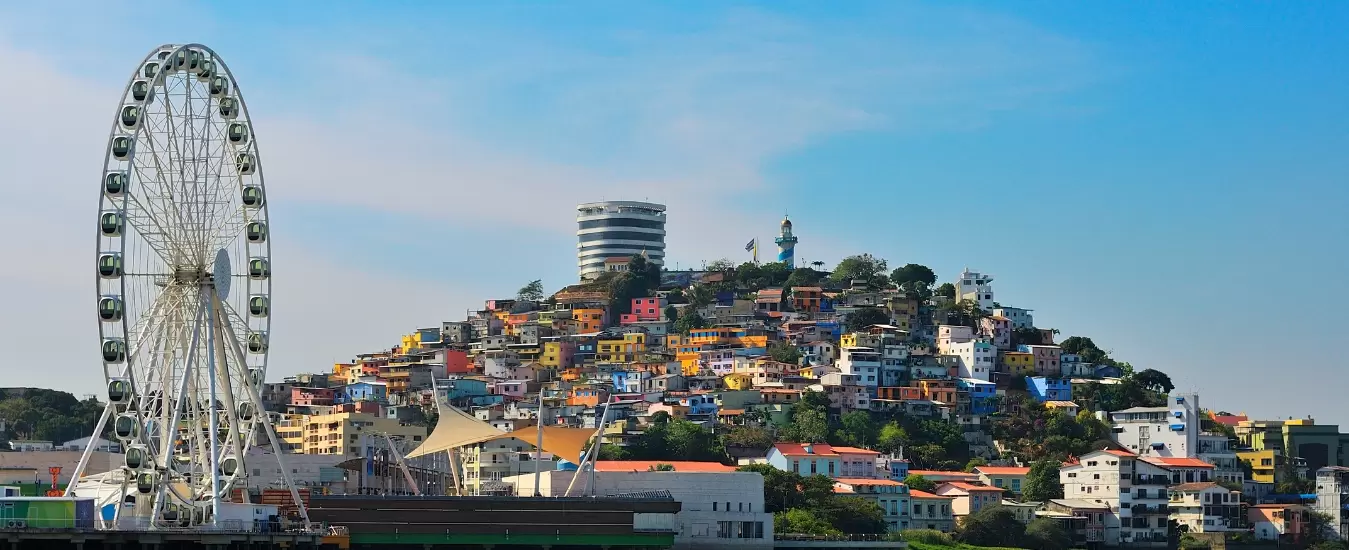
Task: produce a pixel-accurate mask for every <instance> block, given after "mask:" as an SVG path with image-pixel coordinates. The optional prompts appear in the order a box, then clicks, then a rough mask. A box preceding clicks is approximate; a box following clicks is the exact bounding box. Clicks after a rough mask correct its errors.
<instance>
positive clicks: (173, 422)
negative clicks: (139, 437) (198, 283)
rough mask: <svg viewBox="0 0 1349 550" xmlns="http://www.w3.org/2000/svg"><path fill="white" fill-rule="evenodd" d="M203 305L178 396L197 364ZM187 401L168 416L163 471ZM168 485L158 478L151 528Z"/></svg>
mask: <svg viewBox="0 0 1349 550" xmlns="http://www.w3.org/2000/svg"><path fill="white" fill-rule="evenodd" d="M204 307H205V304H199V305H198V306H197V319H196V321H194V322H193V323H192V346H191V347H189V348H187V349H188V352H187V362H186V363H183V379H182V381H181V382H180V383H179V388H178V395H180V396H183V395H187V383H188V381H189V380H191V379H192V377H193V371H194V369H195V367H196V364H197V362H196V360H197V345H198V344H199V343H200V342H201V316H202V313H203V311H202V309H204ZM187 401H188V400H187V399H185V398H180V399H178V402H177V403H175V404H174V408H173V416H172V417H171V418H170V421H169V423H168V425H167V426H168V428H169V434H170V437H169V438H168V439H165V440H164V441H161V444H163V445H164V448H163V449H162V450H161V451H162V452H161V453H160V460H159V463H160V464H161V465H162V466H163V468H164V472H165V473H168V472H171V471H173V464H171V463H170V457H171V456H172V454H173V444H174V441H173V439H174V437H173V434H176V433H177V432H178V422H179V420H181V419H182V415H183V407H184V406H185V405H186V403H187ZM168 487H169V484H168V483H167V482H165V480H160V483H159V487H158V489H159V490H158V491H157V492H156V493H155V502H154V506H153V507H152V509H151V511H150V525H149V527H150V528H151V529H153V528H154V525H155V518H158V517H159V512H160V511H161V510H163V508H164V499H165V494H166V493H167V492H168Z"/></svg>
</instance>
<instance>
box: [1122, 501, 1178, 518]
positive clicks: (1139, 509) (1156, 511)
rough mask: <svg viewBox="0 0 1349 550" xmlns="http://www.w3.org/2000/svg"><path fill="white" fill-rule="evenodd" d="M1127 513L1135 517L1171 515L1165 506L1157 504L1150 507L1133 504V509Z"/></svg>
mask: <svg viewBox="0 0 1349 550" xmlns="http://www.w3.org/2000/svg"><path fill="white" fill-rule="evenodd" d="M1129 511H1130V512H1133V515H1135V516H1145V515H1165V514H1170V513H1171V509H1170V508H1168V507H1167V506H1166V505H1165V504H1157V505H1151V506H1149V505H1147V504H1135V505H1133V507H1131V508H1129Z"/></svg>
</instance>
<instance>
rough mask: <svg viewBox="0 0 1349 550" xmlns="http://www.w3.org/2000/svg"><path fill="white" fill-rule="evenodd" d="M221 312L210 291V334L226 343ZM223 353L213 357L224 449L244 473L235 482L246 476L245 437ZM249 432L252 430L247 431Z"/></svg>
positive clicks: (221, 350) (256, 407) (219, 351)
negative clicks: (225, 430)
mask: <svg viewBox="0 0 1349 550" xmlns="http://www.w3.org/2000/svg"><path fill="white" fill-rule="evenodd" d="M223 310H224V308H223V307H221V305H220V295H219V294H216V292H215V291H214V290H212V291H211V320H212V323H213V325H214V327H213V330H212V334H213V335H214V338H215V339H216V341H217V342H226V341H227V340H225V338H226V336H225V331H224V330H223V329H222V328H221V327H223V326H224V325H225V322H226V321H224V318H225V316H224V315H223V314H222V313H223ZM225 351H226V349H225V346H224V345H218V346H215V356H216V361H217V362H218V363H219V364H220V365H222V367H221V368H220V370H219V371H217V374H218V375H219V378H220V382H219V383H220V385H221V386H223V387H224V388H223V392H222V395H224V398H225V399H224V400H225V419H226V420H228V421H229V428H230V432H229V433H230V447H229V449H225V450H233V451H234V457H235V460H236V461H238V464H239V466H238V468H239V470H238V472H245V473H242V474H240V473H238V472H236V475H235V476H234V479H236V480H237V479H238V478H240V477H244V476H246V475H247V473H246V472H247V469H246V468H244V444H243V440H242V439H241V437H240V436H241V435H245V434H243V432H241V431H239V425H240V424H239V416H238V412H237V409H236V408H235V407H236V405H237V404H236V403H235V402H234V387H233V384H232V381H231V380H230V376H229V372H230V371H229V363H227V362H226V361H227V357H226V356H225ZM235 360H236V361H240V362H241V363H242V362H243V361H244V359H243V358H242V357H236V358H235ZM244 368H247V365H244ZM254 410H255V411H261V410H262V409H261V407H260V406H259V404H257V403H255V404H254ZM253 416H254V418H257V414H256V413H255V414H254V415H253ZM249 431H250V432H251V431H252V430H249ZM247 436H251V434H247ZM225 450H222V452H224V451H225ZM222 460H223V457H221V456H220V455H219V454H217V455H216V461H217V462H220V461H222ZM222 473H223V472H222ZM231 487H232V486H231ZM217 492H219V491H217ZM243 493H244V502H250V499H249V498H248V491H247V490H245V491H244V492H243Z"/></svg>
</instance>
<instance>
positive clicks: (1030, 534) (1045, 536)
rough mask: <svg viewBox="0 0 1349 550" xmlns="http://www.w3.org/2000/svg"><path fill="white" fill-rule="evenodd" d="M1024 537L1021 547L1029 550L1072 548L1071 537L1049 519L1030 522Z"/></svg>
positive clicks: (1062, 549) (1060, 526)
mask: <svg viewBox="0 0 1349 550" xmlns="http://www.w3.org/2000/svg"><path fill="white" fill-rule="evenodd" d="M1024 536H1025V539H1024V540H1023V541H1022V544H1021V546H1024V547H1026V548H1029V549H1031V550H1068V549H1069V548H1072V547H1073V536H1072V535H1071V534H1069V533H1068V531H1067V530H1065V529H1064V528H1063V526H1062V525H1060V524H1059V522H1058V521H1056V520H1053V519H1049V518H1037V519H1034V520H1031V522H1030V524H1029V525H1027V526H1026V532H1025V535H1024Z"/></svg>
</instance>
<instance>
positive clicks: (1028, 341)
mask: <svg viewBox="0 0 1349 550" xmlns="http://www.w3.org/2000/svg"><path fill="white" fill-rule="evenodd" d="M1043 344H1044V335H1043V334H1041V333H1040V329H1038V328H1035V327H1017V328H1014V329H1012V345H1013V346H1039V345H1043Z"/></svg>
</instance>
